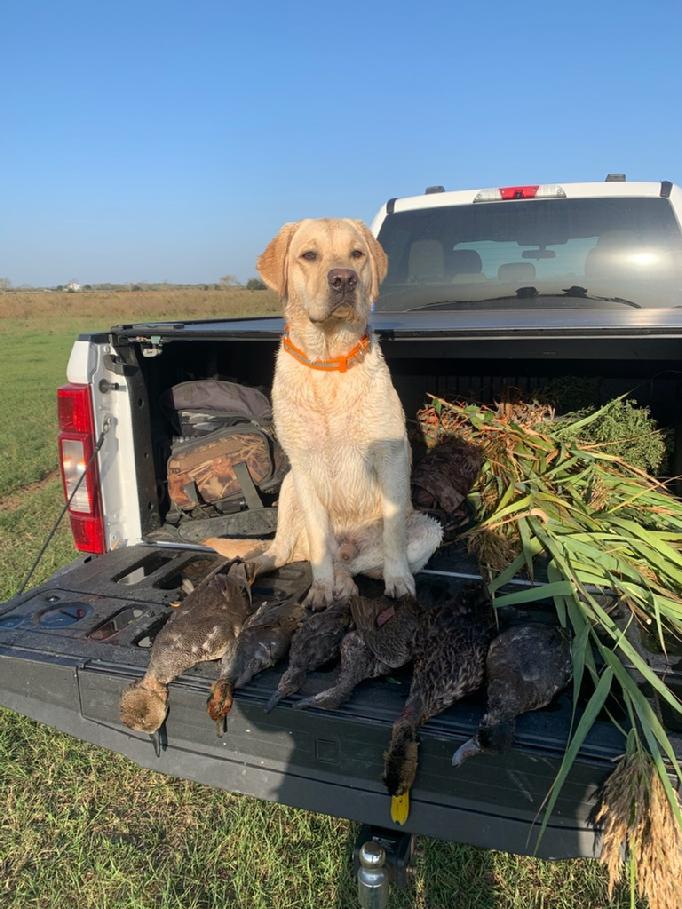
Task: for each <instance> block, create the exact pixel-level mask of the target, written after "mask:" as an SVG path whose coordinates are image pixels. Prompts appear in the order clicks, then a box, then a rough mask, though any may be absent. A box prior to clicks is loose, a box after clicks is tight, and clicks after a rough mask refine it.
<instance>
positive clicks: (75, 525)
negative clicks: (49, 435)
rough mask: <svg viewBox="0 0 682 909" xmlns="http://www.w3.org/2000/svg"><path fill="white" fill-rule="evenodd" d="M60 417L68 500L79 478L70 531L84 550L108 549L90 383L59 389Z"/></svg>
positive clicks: (61, 449) (65, 487)
mask: <svg viewBox="0 0 682 909" xmlns="http://www.w3.org/2000/svg"><path fill="white" fill-rule="evenodd" d="M57 413H58V416H59V465H60V468H61V472H62V483H63V486H64V496H65V498H66V500H67V501H68V499H69V497H70V496H71V495H72V494H73V493H74V489H76V485H77V483H78V480H79V479H80V478H81V476H83V474H84V473H85V477H84V478H83V481H82V482H81V484H80V486H79V487H78V489H77V491H76V492H75V494H73V499H72V500H71V505H70V506H69V517H70V518H71V532H72V533H73V539H74V542H75V544H76V547H77V548H78V549H79V550H80V551H81V552H93V553H97V554H99V553H102V552H106V544H105V539H104V520H103V518H102V503H101V501H100V491H99V471H98V469H97V458H96V457H95V458H93V453H94V451H95V433H94V420H93V415H92V401H91V399H90V387H89V386H88V385H63V386H62V387H61V388H59V389H58V390H57Z"/></svg>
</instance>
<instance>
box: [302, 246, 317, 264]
mask: <svg viewBox="0 0 682 909" xmlns="http://www.w3.org/2000/svg"><path fill="white" fill-rule="evenodd" d="M301 258H302V259H306V260H307V261H308V262H314V261H315V259H317V253H316V252H315V250H314V249H309V250H308V251H307V252H304V253H301Z"/></svg>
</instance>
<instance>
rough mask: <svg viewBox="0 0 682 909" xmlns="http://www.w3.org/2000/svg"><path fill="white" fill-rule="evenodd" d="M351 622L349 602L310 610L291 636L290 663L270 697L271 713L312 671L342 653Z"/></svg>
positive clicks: (268, 709)
mask: <svg viewBox="0 0 682 909" xmlns="http://www.w3.org/2000/svg"><path fill="white" fill-rule="evenodd" d="M350 624H351V617H350V607H349V605H348V603H335V604H333V605H332V606H328V607H327V608H326V609H324V610H323V611H322V612H310V611H307V613H306V616H305V617H304V619H303V621H302V622H301V624H300V625H299V626H298V628H297V629H296V631H295V632H294V636H293V638H292V639H291V647H290V649H289V665H288V666H287V669H286V671H285V672H284V674H283V675H282V677H281V678H280V680H279V683H278V685H277V691H275V693H274V694H273V695H272V697H271V698H270V700H269V701H268V704H267V706H266V708H265V711H266V713H270V711H271V710H272V709H273V708H274V707H276V706H277V704H279V702H280V701H281V700H282V698H286V697H289V695H291V694H295V693H296V692H297V691H299V689H300V688H302V687H303V684H304V682H305V680H306V676H307V674H308V673H309V672H313V671H314V670H315V669H319V667H320V666H323V665H324V664H325V663H328V662H329V661H330V660H332V659H334V657H337V656H338V654H339V648H340V646H341V641H342V639H343V637H344V635H345V634H346V632H347V631H348V628H349V627H350Z"/></svg>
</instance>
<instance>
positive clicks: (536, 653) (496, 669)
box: [452, 622, 572, 767]
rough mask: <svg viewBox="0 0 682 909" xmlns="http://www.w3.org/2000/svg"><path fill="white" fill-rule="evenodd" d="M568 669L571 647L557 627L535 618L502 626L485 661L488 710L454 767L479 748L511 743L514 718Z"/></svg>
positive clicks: (540, 700) (543, 701) (536, 703)
mask: <svg viewBox="0 0 682 909" xmlns="http://www.w3.org/2000/svg"><path fill="white" fill-rule="evenodd" d="M571 674H572V671H571V648H570V645H569V643H568V641H567V639H566V637H565V636H564V635H563V634H562V633H561V631H560V630H559V629H558V628H557V627H556V626H554V625H541V624H539V623H537V622H536V623H535V624H527V625H517V626H515V627H512V628H509V629H508V630H507V631H503V632H502V634H500V635H499V636H498V637H496V638H495V640H494V641H493V642H492V644H491V645H490V650H489V651H488V657H487V660H486V677H487V687H488V709H487V711H486V714H485V716H484V717H483V720H482V721H481V725H480V726H479V728H478V732H477V733H476V735H475V736H474V737H473V738H471V739H469V740H468V741H467V742H465V743H464V744H463V745H462V746H461V747H460V748H458V749H457V751H455V753H454V755H453V756H452V764H453V766H454V767H460V766H461V765H462V764H463V763H464V761H466V760H467V759H468V758H470V757H473V756H474V755H475V754H479V753H480V752H481V751H488V752H500V751H504V750H505V749H506V748H510V747H511V745H512V742H513V740H514V728H515V725H516V717H517V716H521V714H522V713H528V712H529V711H531V710H538V709H539V708H540V707H546V706H547V704H549V702H550V701H551V700H552V698H553V697H554V695H555V694H557V693H558V692H559V691H561V690H562V688H565V687H566V685H568V683H569V682H570V680H571Z"/></svg>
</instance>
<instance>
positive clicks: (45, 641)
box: [0, 179, 682, 873]
mask: <svg viewBox="0 0 682 909" xmlns="http://www.w3.org/2000/svg"><path fill="white" fill-rule="evenodd" d="M681 225H682V190H680V188H678V187H677V186H674V185H672V184H671V183H669V182H665V181H664V182H648V183H633V182H626V181H624V180H622V179H608V180H607V181H606V182H603V183H574V184H567V183H564V184H561V185H524V186H513V187H503V188H497V189H487V190H480V191H479V190H469V191H459V192H446V191H443V189H442V187H431V188H429V190H428V191H427V192H426V193H425V194H424V195H420V196H414V197H410V198H401V199H391V200H390V201H388V202H387V203H386V204H385V205H383V206H382V207H381V209H380V211H379V213H378V214H377V216H376V218H375V219H374V222H373V230H374V233H375V234H376V235H377V236H378V238H379V240H380V241H381V243H382V244H383V246H384V248H385V249H386V251H387V253H388V255H389V261H390V268H389V273H388V276H387V278H386V280H385V282H384V284H383V287H382V293H381V297H380V299H379V301H378V304H377V306H376V311H375V312H374V314H373V329H374V331H375V332H376V334H377V335H378V337H379V339H380V341H381V344H382V348H383V350H384V353H385V355H386V358H387V360H388V363H389V365H390V368H391V373H392V376H393V380H394V383H395V385H396V388H397V389H398V392H399V394H400V396H401V398H402V401H403V404H404V407H405V411H406V413H407V415H408V417H411V416H413V415H414V414H415V412H416V410H417V409H418V408H419V407H420V406H421V404H422V403H423V401H424V398H425V395H426V393H427V392H432V393H438V394H442V395H445V396H448V395H450V396H464V395H473V396H475V397H476V398H477V399H478V400H480V401H483V402H492V401H493V400H495V399H496V398H498V397H499V395H500V394H501V393H502V392H503V390H504V389H505V388H506V387H510V386H514V387H515V388H517V389H522V390H523V391H525V392H528V393H532V391H533V389H535V388H537V387H538V386H539V385H541V384H543V383H545V382H547V380H548V379H557V378H571V377H581V378H582V379H585V378H589V379H591V380H592V382H593V384H592V387H593V388H594V403H595V404H598V403H602V402H603V401H605V400H608V399H610V398H611V397H613V396H614V395H616V394H618V393H622V392H627V391H630V390H631V389H636V391H635V396H636V397H637V399H638V400H639V401H640V402H641V403H642V404H646V405H648V406H649V407H650V408H651V410H652V413H653V415H654V416H655V417H656V419H657V420H658V421H659V423H660V424H662V425H663V426H665V427H669V428H670V430H671V432H672V434H673V436H674V439H675V444H674V453H673V464H672V473H674V474H676V475H678V474H681V473H682V406H681V403H682V226H681ZM281 331H282V321H281V320H280V319H279V318H273V317H263V318H243V319H230V320H215V319H213V320H209V321H194V322H163V323H154V324H136V325H133V324H130V325H128V324H127V325H119V326H116V327H113V328H112V329H111V330H110V331H108V332H106V333H99V334H89V335H82V336H81V337H80V338H79V339H78V340H77V341H76V342H75V344H74V347H73V351H72V353H71V357H70V360H69V363H68V367H67V379H68V384H67V385H65V386H64V387H63V388H60V389H59V390H58V403H59V418H60V427H61V431H60V451H61V459H62V465H61V466H62V471H63V475H64V484H65V492H66V494H67V496H68V495H69V494H70V493H71V491H72V490H73V488H74V486H75V484H76V483H77V481H78V479H79V478H80V476H81V474H82V473H83V472H84V471H86V476H85V479H84V481H83V483H82V485H81V487H80V489H79V490H78V492H77V493H76V495H75V497H74V499H73V500H72V502H71V505H70V509H69V518H70V521H71V527H72V530H73V535H74V539H75V541H76V545H77V547H78V548H79V549H80V550H81V551H82V553H83V555H82V557H81V558H80V559H78V560H77V561H76V562H74V563H73V564H71V565H69V566H67V567H66V568H65V569H63V570H62V571H61V572H60V573H58V574H57V575H55V576H54V577H52V578H51V579H50V580H49V581H47V582H45V583H44V584H42V585H40V586H39V587H37V588H35V589H33V590H31V591H29V592H27V593H24V594H22V595H21V596H20V597H17V598H15V599H13V600H10V601H9V602H7V603H3V604H0V703H2V704H4V705H6V706H9V707H10V708H12V709H14V710H16V711H18V712H20V713H24V714H26V715H28V716H30V717H33V718H34V719H37V720H40V721H43V722H45V723H48V724H50V725H52V726H55V727H57V728H59V729H61V730H64V731H66V732H69V733H71V734H73V735H75V736H78V737H79V738H82V739H85V740H88V741H91V742H95V743H97V744H99V745H103V746H104V747H106V748H109V749H111V750H113V751H118V752H121V753H123V754H126V755H127V756H128V757H130V758H132V759H133V760H135V761H137V762H138V763H139V764H141V765H143V766H145V767H152V768H154V769H157V770H159V771H161V772H164V773H168V774H173V775H176V776H181V777H187V778H191V779H195V780H199V781H201V782H204V783H208V784H210V785H213V786H218V787H222V788H224V789H228V790H231V791H234V792H242V793H249V794H251V795H255V796H258V797H261V798H265V799H272V800H278V801H282V802H285V803H287V804H291V805H296V806H301V807H304V808H307V809H312V810H317V811H322V812H327V813H330V814H334V815H339V816H346V817H350V818H353V819H355V820H358V821H361V822H363V823H364V824H367V825H376V826H380V827H382V828H384V835H385V836H387V837H389V838H390V835H392V834H389V833H388V832H387V831H388V830H392V832H393V833H394V834H395V837H396V839H395V842H396V843H397V842H399V838H398V833H397V830H396V828H392V825H391V821H390V817H389V811H388V797H387V795H386V792H385V790H384V788H383V785H382V782H381V775H382V755H383V751H384V748H385V744H386V742H387V740H388V734H389V730H390V726H391V723H392V722H393V719H394V718H395V716H396V715H397V713H398V711H399V706H400V704H401V702H402V699H403V698H404V696H405V693H406V690H407V689H406V685H407V681H406V678H404V677H402V676H399V677H398V680H399V684H395V681H393V682H392V683H389V682H387V681H385V680H377V681H373V682H369V683H366V684H365V685H363V686H361V687H360V688H359V689H358V690H357V692H356V694H355V695H354V697H353V699H352V700H351V701H350V702H349V703H348V704H346V705H344V706H343V707H341V708H339V709H337V710H332V711H328V712H320V711H294V710H292V709H291V703H292V701H291V700H288V701H284V702H282V704H281V705H280V706H279V707H278V708H277V709H276V710H275V711H274V712H273V713H271V714H269V715H266V713H265V712H264V711H263V706H264V705H265V704H266V703H267V701H268V699H269V698H270V695H271V693H272V691H273V689H274V688H275V686H276V684H277V680H278V677H279V672H280V669H277V670H273V671H270V672H267V673H264V674H263V675H261V676H258V677H257V678H256V679H255V680H254V681H253V682H252V683H251V684H250V685H249V686H248V687H247V688H246V689H244V691H240V692H239V694H238V697H237V699H236V703H235V707H234V709H233V712H232V714H231V716H230V721H229V727H228V731H227V735H226V736H225V737H224V739H222V740H221V739H217V738H216V735H215V730H214V728H213V726H212V724H211V723H210V722H209V721H208V719H207V717H206V713H205V709H204V705H205V700H206V695H207V692H208V689H209V685H210V681H211V679H212V675H213V669H212V667H210V666H209V667H206V666H204V667H203V668H198V669H196V670H194V671H192V672H190V673H188V674H187V675H185V676H182V677H181V678H180V679H179V680H178V681H177V682H175V683H174V684H173V685H172V688H171V695H170V713H169V716H168V721H167V724H166V735H165V741H164V747H163V748H162V750H161V752H160V754H156V753H155V751H154V748H153V747H152V745H151V744H150V742H149V740H148V739H147V738H146V737H145V736H140V735H137V734H135V733H132V732H131V731H130V730H129V729H127V728H125V727H124V726H123V725H122V724H121V722H120V720H119V717H118V701H119V697H120V694H121V691H122V690H123V688H124V687H125V686H126V685H127V684H129V683H130V681H131V680H133V679H135V678H138V677H139V676H140V675H141V674H142V672H143V671H144V668H145V665H146V663H147V659H148V654H149V647H150V645H151V641H152V640H153V637H154V634H155V633H156V631H157V630H158V628H159V627H160V626H161V625H162V624H163V622H164V621H165V619H166V617H167V615H168V612H169V605H168V604H169V603H170V602H172V601H173V600H174V599H176V598H177V596H178V590H179V587H180V584H181V581H182V578H183V576H185V575H186V574H187V573H188V572H189V573H191V572H194V573H195V575H196V574H198V575H200V574H201V573H202V572H204V571H207V570H208V569H209V568H210V567H211V566H212V565H213V564H214V563H215V558H216V557H215V555H214V554H212V553H211V552H210V551H207V550H206V549H205V548H204V547H203V546H202V545H201V544H200V543H199V542H198V541H200V540H201V539H203V538H205V537H207V536H219V535H234V534H242V535H244V536H261V535H264V534H268V533H271V532H272V531H273V529H274V526H275V524H276V504H275V503H274V501H272V500H269V499H267V498H266V499H264V500H263V503H262V505H263V507H262V508H255V509H254V508H246V507H244V508H243V509H242V510H239V511H236V512H233V513H231V514H219V513H213V512H211V510H210V509H207V510H204V511H202V510H201V509H200V510H199V513H198V514H193V515H192V516H191V517H189V518H187V519H183V520H182V521H180V522H179V523H178V522H177V520H173V521H170V520H168V517H169V514H170V512H169V502H168V497H167V491H166V465H167V454H168V447H169V442H170V430H169V427H168V425H167V422H166V421H165V420H164V417H163V414H162V412H161V409H160V406H159V402H160V398H161V396H162V394H163V393H164V392H165V391H166V390H168V389H169V388H171V387H172V386H173V385H175V384H177V383H179V382H181V381H183V380H186V379H201V378H213V377H229V378H232V379H236V380H237V381H239V382H242V383H243V384H248V385H254V386H261V387H265V388H266V389H267V388H268V387H269V384H270V381H271V377H272V371H273V357H274V354H275V351H276V348H277V345H278V344H279V342H280V335H281ZM87 465H89V466H87ZM244 504H246V503H244ZM427 568H428V570H427V571H426V572H425V573H423V574H422V575H421V576H420V578H419V584H420V589H421V590H422V591H423V592H424V596H425V597H430V598H431V599H432V600H436V601H437V599H438V597H439V596H442V595H443V592H444V585H458V584H460V583H462V580H463V579H466V578H470V577H471V576H472V575H474V576H475V575H476V572H477V570H476V567H475V565H473V564H472V562H471V561H470V560H469V559H468V558H467V556H466V554H465V553H463V552H462V551H461V550H459V549H457V548H456V547H450V548H448V549H446V550H443V551H442V552H440V553H438V554H436V556H435V557H434V558H433V559H432V561H431V563H430V565H429V566H427ZM308 577H309V576H308V570H307V566H305V565H294V566H289V567H288V568H286V569H283V570H282V571H280V572H278V573H276V574H275V575H273V576H271V577H270V578H267V579H265V580H264V581H263V583H262V584H261V586H260V587H258V588H257V589H256V590H255V595H256V596H257V597H262V598H272V597H273V596H278V597H282V598H283V597H300V596H302V595H303V593H304V592H305V589H306V584H307V583H308ZM439 585H440V586H439ZM534 608H537V607H534ZM642 646H644V645H642ZM644 652H645V655H646V657H647V659H648V660H649V662H650V664H651V665H652V666H653V667H654V668H655V670H656V671H657V672H661V673H663V672H665V673H667V682H668V684H669V685H670V686H671V687H673V688H674V689H676V690H677V691H678V693H682V667H681V665H680V662H679V659H680V658H679V654H678V655H677V656H674V655H670V656H669V658H665V657H664V655H663V654H661V653H658V652H656V651H655V650H647V649H646V647H644ZM323 684H324V674H322V673H319V674H317V675H316V676H315V677H313V679H312V680H311V686H312V690H315V686H317V687H318V688H321V687H322V686H323ZM481 710H482V702H481V699H480V697H474V698H469V699H467V700H466V701H464V702H462V703H460V704H458V705H456V706H455V707H453V708H452V709H450V710H449V711H447V712H446V713H445V714H443V715H442V716H439V717H438V718H436V719H435V720H433V721H431V722H430V723H428V725H427V726H426V727H425V728H424V730H423V732H422V735H421V749H420V770H419V776H418V779H417V783H416V786H415V788H414V790H413V793H412V810H411V814H410V817H409V821H408V824H407V827H406V830H407V833H408V834H415V833H423V834H427V835H429V836H434V837H441V838H444V839H454V840H460V841H464V842H467V843H472V844H475V845H478V846H484V847H494V848H496V849H503V850H507V851H513V852H519V853H525V852H529V851H531V852H532V851H533V849H534V848H535V843H534V840H533V836H530V837H529V832H530V831H531V828H532V825H533V822H534V820H535V818H536V816H537V814H538V811H539V809H540V806H541V803H542V800H543V798H544V797H545V795H546V793H547V790H548V788H549V786H550V784H551V782H552V780H553V779H554V776H555V773H556V770H557V767H558V765H559V762H560V760H561V756H562V753H563V749H564V745H565V742H566V738H567V734H568V730H569V724H570V697H569V696H566V697H565V698H563V699H561V698H560V699H559V701H558V703H555V704H554V705H553V706H552V707H551V708H549V709H546V710H543V711H539V712H537V713H535V714H531V715H528V716H526V717H524V718H522V719H521V721H520V722H519V724H518V729H517V735H516V739H515V744H514V748H513V750H512V751H511V752H509V753H507V754H504V755H501V756H482V757H481V758H479V759H478V760H476V761H472V762H470V763H468V764H466V765H465V766H464V767H463V768H462V769H461V770H460V771H459V772H454V771H453V769H452V767H451V764H450V758H451V755H452V752H453V750H454V749H455V748H456V747H458V746H459V745H460V744H462V742H463V741H464V740H465V739H466V738H467V737H469V736H470V735H471V734H472V732H473V731H474V729H475V728H476V726H477V723H478V721H479V718H480V716H481ZM663 716H664V718H665V719H666V722H669V734H670V738H671V741H673V742H674V746H675V748H676V749H677V752H678V754H679V755H682V736H681V733H682V730H681V729H680V728H679V726H677V727H676V726H675V725H674V721H673V719H672V718H670V717H667V716H666V714H665V713H664V714H663ZM621 750H622V740H621V738H620V736H619V734H618V733H617V732H616V731H615V729H614V727H613V725H612V724H610V723H607V722H597V724H596V725H595V727H594V728H593V731H592V733H591V734H590V735H589V737H588V739H587V741H586V742H585V744H584V746H583V748H582V749H581V752H580V755H579V758H578V760H577V761H576V762H575V764H574V765H573V769H572V770H571V774H570V776H569V779H568V780H567V782H566V784H565V786H564V787H563V790H562V792H561V795H560V797H559V800H558V802H557V805H556V808H555V811H554V814H553V816H552V818H551V820H550V823H549V826H548V828H547V831H546V833H545V836H544V838H543V839H542V841H541V843H540V845H539V851H538V854H539V855H541V856H547V857H567V856H577V855H592V854H594V851H595V848H597V847H596V846H595V843H596V831H595V830H594V828H593V826H592V824H591V822H590V811H591V809H592V807H593V798H594V793H595V791H596V789H597V787H598V785H599V784H600V783H601V781H602V780H603V779H604V777H605V775H606V774H607V773H608V771H609V768H610V767H611V761H612V759H613V758H614V756H615V755H617V754H619V753H620V752H621ZM398 851H399V850H398ZM405 854H406V853H405V852H404V850H403V853H402V855H403V858H404V857H405ZM396 867H397V866H396ZM396 873H397V872H396Z"/></svg>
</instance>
